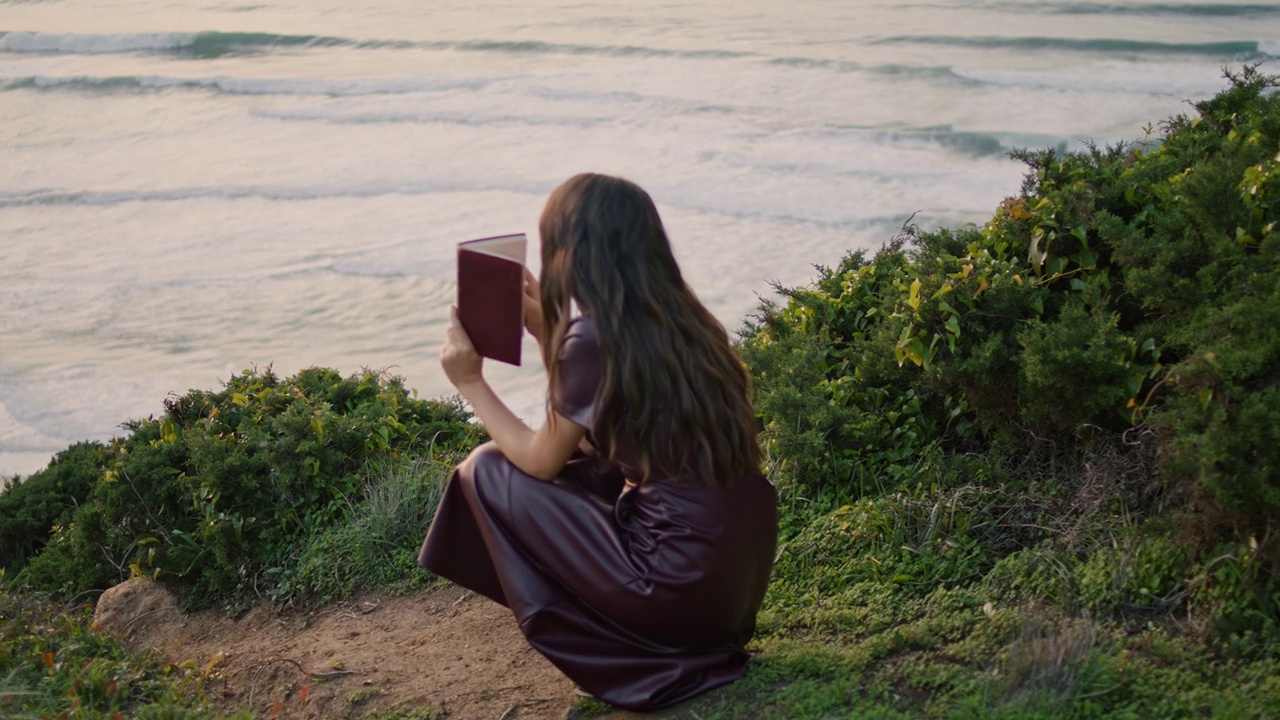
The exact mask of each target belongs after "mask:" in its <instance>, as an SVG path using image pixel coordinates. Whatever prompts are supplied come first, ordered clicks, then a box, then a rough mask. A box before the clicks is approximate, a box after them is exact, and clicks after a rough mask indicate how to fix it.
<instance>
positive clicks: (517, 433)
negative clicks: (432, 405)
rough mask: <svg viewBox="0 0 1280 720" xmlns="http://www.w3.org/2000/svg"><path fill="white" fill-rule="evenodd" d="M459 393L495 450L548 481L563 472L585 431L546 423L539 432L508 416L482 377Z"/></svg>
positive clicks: (565, 424)
mask: <svg viewBox="0 0 1280 720" xmlns="http://www.w3.org/2000/svg"><path fill="white" fill-rule="evenodd" d="M458 392H459V393H461V395H462V397H463V398H465V399H466V401H467V402H468V403H469V404H470V405H471V409H472V410H474V411H475V414H476V415H477V416H478V417H479V418H480V422H482V423H484V427H485V430H487V431H488V432H489V437H491V438H493V441H494V443H496V444H497V446H498V449H499V450H501V451H502V454H503V455H504V456H505V457H506V458H507V460H509V461H511V464H513V465H515V466H516V467H517V468H519V469H520V470H521V471H523V472H525V473H526V474H528V475H532V476H534V477H536V478H541V479H543V480H550V479H551V478H553V477H555V476H556V474H558V473H559V472H560V470H561V469H562V468H564V466H565V463H567V462H568V461H569V457H570V456H571V455H572V454H573V449H574V447H576V446H577V444H578V441H579V440H580V439H581V438H582V436H583V435H584V434H585V431H584V430H582V429H581V428H579V427H578V426H576V425H574V424H573V423H572V422H570V421H568V420H565V419H563V418H559V419H558V421H555V422H553V421H552V420H551V419H548V422H547V423H546V424H544V425H543V426H542V427H541V428H539V429H538V430H534V429H532V428H530V427H529V426H528V425H526V424H525V422H524V421H523V420H521V419H520V418H519V417H517V416H516V414H515V413H513V412H511V409H510V408H508V407H507V405H506V403H504V402H502V399H501V398H499V397H498V395H497V393H495V392H494V391H493V388H492V387H490V386H489V383H488V381H487V380H485V379H484V377H483V376H481V377H478V378H475V379H472V380H469V381H468V382H465V383H462V384H460V385H458Z"/></svg>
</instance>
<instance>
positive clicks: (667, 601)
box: [418, 175, 777, 710]
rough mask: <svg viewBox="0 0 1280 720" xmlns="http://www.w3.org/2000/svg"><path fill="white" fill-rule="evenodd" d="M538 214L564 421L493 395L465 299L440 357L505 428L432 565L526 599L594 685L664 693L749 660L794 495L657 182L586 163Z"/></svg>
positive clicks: (533, 284)
mask: <svg viewBox="0 0 1280 720" xmlns="http://www.w3.org/2000/svg"><path fill="white" fill-rule="evenodd" d="M539 229H540V232H541V236H542V276H541V279H540V280H535V279H534V278H533V277H532V275H529V276H528V278H527V284H526V299H525V303H526V304H525V311H526V312H525V324H526V327H527V329H528V330H529V332H530V333H531V334H532V335H533V336H534V337H535V338H537V340H538V343H539V345H540V346H541V348H542V356H543V361H544V363H545V365H546V368H547V375H548V384H549V391H548V400H547V418H546V421H545V423H543V425H542V426H541V427H540V428H539V429H537V430H533V429H530V428H529V427H528V426H527V425H525V424H524V423H523V422H522V421H521V420H520V419H519V418H517V417H516V416H515V415H514V414H513V413H512V412H511V411H510V410H509V409H508V408H507V407H506V406H505V405H504V404H503V403H502V401H501V400H500V399H499V398H498V397H497V395H495V394H494V392H493V390H492V389H491V388H490V387H489V385H488V384H487V382H486V381H485V379H484V376H483V374H482V364H481V359H480V357H479V356H478V355H477V354H476V353H475V351H474V349H473V348H472V345H471V341H470V339H469V338H468V337H467V335H466V332H465V331H464V330H463V329H462V327H461V325H460V324H459V323H458V321H457V313H456V310H455V311H454V316H453V324H452V326H451V327H450V328H449V331H448V337H447V340H446V342H445V346H444V350H443V353H442V356H441V364H442V365H443V367H444V370H445V374H446V375H448V377H449V380H450V382H452V383H453V384H454V386H455V387H456V388H457V389H458V392H459V393H461V395H462V396H463V397H464V398H465V399H466V400H467V401H468V402H469V403H470V405H471V407H472V408H473V409H474V410H475V413H476V414H477V415H478V416H479V418H480V420H481V421H482V422H483V423H484V425H485V428H486V429H487V430H488V432H489V435H490V436H491V437H492V438H493V442H490V443H487V444H485V445H482V446H481V447H479V448H478V449H476V450H475V452H473V453H472V454H471V456H470V457H468V458H467V459H466V461H465V462H463V463H462V464H461V465H460V466H459V467H458V469H457V470H456V471H455V472H454V474H453V477H452V479H451V480H450V482H449V485H448V487H447V488H446V490H445V493H444V497H443V498H442V500H441V502H440V508H439V510H438V511H437V514H436V517H435V520H434V522H433V523H432V525H431V529H430V531H429V532H428V534H427V538H426V541H425V542H424V543H423V546H422V552H421V554H420V555H419V560H418V561H419V563H420V564H421V565H423V566H424V567H427V568H429V569H430V570H432V571H434V572H435V573H437V574H439V575H441V576H443V577H446V578H448V579H450V580H452V581H454V582H456V583H458V584H459V585H463V586H465V587H467V588H470V589H472V590H474V591H476V592H478V593H480V594H482V595H485V596H487V597H489V598H491V599H493V600H495V601H497V602H499V603H502V604H503V605H505V606H507V607H509V608H510V609H511V611H512V612H513V613H514V614H515V617H516V620H517V621H518V622H519V624H520V629H521V630H522V631H523V632H524V634H525V637H526V638H527V639H528V641H529V643H530V644H531V645H532V646H533V647H534V648H535V649H537V650H538V651H539V652H541V653H542V654H543V655H545V656H546V657H547V658H548V659H549V660H550V661H551V662H552V663H553V664H555V665H556V666H557V667H558V668H560V670H561V671H563V672H564V674H565V675H567V676H568V677H569V678H570V679H572V680H573V681H575V682H576V683H578V685H579V686H581V687H582V688H583V689H584V690H586V691H587V692H589V693H591V694H592V695H594V696H596V697H598V698H600V699H602V700H604V701H606V702H609V703H611V704H614V705H618V706H621V707H625V708H630V709H637V710H640V709H651V708H658V707H663V706H665V705H670V704H672V703H676V702H679V701H681V700H685V699H687V698H689V697H692V696H694V695H696V694H698V693H701V692H704V691H706V690H710V689H712V688H714V687H718V686H720V685H724V684H726V683H729V682H732V681H733V680H734V679H736V678H737V677H738V676H739V675H741V674H742V671H743V668H744V665H745V663H746V661H747V654H746V652H745V651H744V649H743V646H744V644H745V643H746V642H747V641H748V640H749V639H750V638H751V635H752V633H753V632H754V630H755V617H756V611H757V610H758V609H759V607H760V602H761V599H762V598H763V596H764V592H765V587H766V585H767V584H768V580H769V571H770V567H771V564H772V560H773V553H774V549H775V543H776V537H777V518H776V505H777V499H776V495H775V493H774V488H773V486H772V485H771V484H770V483H769V482H768V480H766V479H765V478H764V477H763V475H761V473H760V468H759V451H758V447H757V445H756V421H755V417H754V413H753V411H752V408H751V404H750V400H749V397H748V393H749V387H748V385H749V378H748V376H747V373H746V371H745V369H744V368H743V366H742V364H741V362H740V361H739V359H738V358H737V356H736V354H735V353H734V351H733V349H732V347H731V346H730V344H729V340H728V338H727V336H726V334H725V331H724V329H723V328H722V327H721V326H720V324H719V323H717V322H716V320H715V319H714V318H713V317H712V316H711V314H710V313H709V312H708V311H707V309H706V308H705V307H703V306H702V304H701V303H700V302H699V301H698V300H697V298H696V297H695V296H694V295H693V293H692V291H690V289H689V288H688V286H686V285H685V283H684V280H683V278H682V277H681V275H680V270H679V268H678V267H677V265H676V262H675V258H674V257H673V255H672V253H671V248H670V245H669V244H668V241H667V237H666V232H665V231H664V230H663V227H662V221H661V220H660V219H659V217H658V212H657V210H656V209H655V207H654V205H653V201H652V200H650V198H649V196H648V195H647V194H646V193H645V192H644V191H643V190H641V189H640V188H639V187H637V186H636V185H634V184H632V183H630V182H628V181H626V180H622V179H619V178H613V177H606V176H601V175H579V176H577V177H574V178H572V179H570V180H569V181H568V182H566V183H565V184H563V185H561V186H560V187H559V188H557V189H556V190H555V192H554V193H552V195H551V198H550V199H549V200H548V201H547V206H546V208H545V210H544V211H543V214H542V220H541V223H540V228H539Z"/></svg>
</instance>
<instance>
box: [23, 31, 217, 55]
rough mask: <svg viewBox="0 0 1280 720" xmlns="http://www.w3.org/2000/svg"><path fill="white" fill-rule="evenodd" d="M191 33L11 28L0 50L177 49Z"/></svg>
mask: <svg viewBox="0 0 1280 720" xmlns="http://www.w3.org/2000/svg"><path fill="white" fill-rule="evenodd" d="M195 38H196V35H195V34H194V33H142V34H126V35H80V34H55V33H36V32H10V33H5V34H4V35H3V36H0V52H11V53H54V52H56V53H74V54H80V55H95V54H105V53H124V52H147V51H150V52H155V51H160V50H176V49H178V48H184V47H188V46H190V45H191V44H192V43H193V42H195Z"/></svg>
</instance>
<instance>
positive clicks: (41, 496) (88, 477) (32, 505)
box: [0, 442, 105, 569]
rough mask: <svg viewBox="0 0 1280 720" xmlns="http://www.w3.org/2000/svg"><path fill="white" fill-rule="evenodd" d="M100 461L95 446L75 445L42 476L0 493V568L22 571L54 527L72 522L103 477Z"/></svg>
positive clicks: (16, 482)
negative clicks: (77, 511) (95, 484)
mask: <svg viewBox="0 0 1280 720" xmlns="http://www.w3.org/2000/svg"><path fill="white" fill-rule="evenodd" d="M104 456H105V452H104V448H103V446H102V445H101V444H100V443H96V442H82V443H76V444H75V445H72V446H71V447H68V448H67V449H65V450H62V451H61V452H59V453H57V454H56V455H54V457H53V460H52V461H50V462H49V465H48V466H47V467H45V468H44V469H43V470H39V471H37V472H35V473H33V474H32V475H31V476H30V477H28V478H26V479H25V480H17V479H15V480H14V481H13V482H11V483H10V484H9V485H8V487H5V488H4V489H3V490H2V491H0V567H5V568H14V569H16V568H18V567H21V566H22V565H23V564H24V563H25V562H26V561H27V559H29V558H30V557H32V556H33V555H35V554H36V553H38V552H39V551H40V549H41V548H43V547H44V545H45V543H46V542H48V539H49V536H50V534H51V533H52V532H53V528H54V527H55V526H61V525H67V524H68V523H70V522H71V517H72V514H73V513H74V512H75V509H76V508H77V507H79V506H80V505H82V504H84V501H85V500H86V499H87V498H88V497H89V491H90V490H92V489H93V485H94V483H96V482H97V481H98V478H100V477H102V461H103V458H104Z"/></svg>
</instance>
